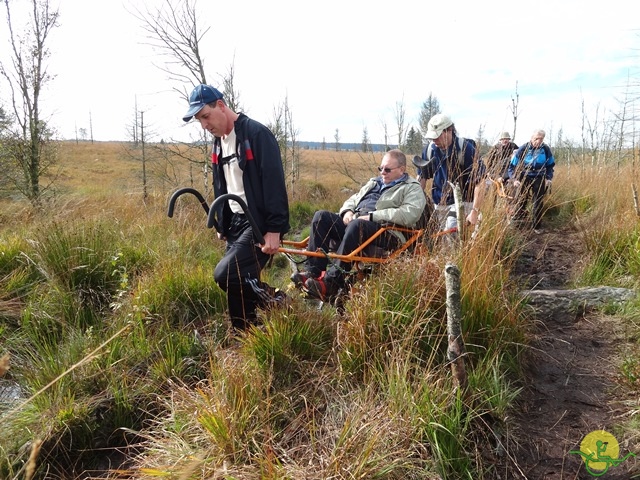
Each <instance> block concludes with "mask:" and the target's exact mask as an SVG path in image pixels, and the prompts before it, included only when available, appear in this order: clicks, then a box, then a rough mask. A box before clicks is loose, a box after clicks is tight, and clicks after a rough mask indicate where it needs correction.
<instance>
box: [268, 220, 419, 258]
mask: <svg viewBox="0 0 640 480" xmlns="http://www.w3.org/2000/svg"><path fill="white" fill-rule="evenodd" d="M387 230H395V231H398V232H403V233H406V234H409V237H408V238H407V240H406V241H405V242H404V243H403V244H402V246H400V248H398V249H395V250H393V251H392V252H391V253H390V254H389V255H386V256H384V257H368V256H365V255H363V254H362V252H363V251H364V249H365V248H367V247H368V246H369V245H370V244H371V243H372V242H373V241H374V240H375V239H376V238H378V237H379V236H380V235H382V234H383V233H384V232H386V231H387ZM424 233H425V229H418V230H414V229H411V228H403V227H395V226H387V227H381V228H379V229H378V231H377V232H376V233H375V234H373V235H372V236H371V237H369V238H368V239H367V240H366V241H365V242H364V243H362V245H360V246H359V247H358V248H356V249H355V250H354V251H353V252H351V253H350V254H349V255H338V254H337V253H333V252H323V251H322V250H317V251H315V252H311V251H309V250H304V249H305V248H306V247H307V245H309V237H307V238H305V239H304V240H301V241H299V242H296V241H293V240H283V241H282V245H284V246H283V247H280V248H279V249H278V252H280V253H288V254H292V255H304V256H306V257H319V258H329V259H331V260H341V261H344V262H351V263H353V262H365V263H386V262H388V261H389V260H393V259H394V258H396V257H397V256H398V255H400V254H401V253H402V252H404V251H405V250H407V249H408V248H409V247H410V246H411V245H413V244H414V243H415V242H416V240H417V239H418V238H420V237H421V236H422V235H423V234H424Z"/></svg>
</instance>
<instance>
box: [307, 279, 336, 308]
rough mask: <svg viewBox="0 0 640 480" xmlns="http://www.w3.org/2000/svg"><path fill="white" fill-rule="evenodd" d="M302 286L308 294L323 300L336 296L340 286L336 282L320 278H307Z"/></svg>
mask: <svg viewBox="0 0 640 480" xmlns="http://www.w3.org/2000/svg"><path fill="white" fill-rule="evenodd" d="M304 287H305V288H304V289H305V291H306V292H307V294H309V296H311V297H314V298H317V299H319V300H322V301H323V302H325V301H330V300H332V299H334V298H336V297H337V296H338V293H339V292H340V287H339V286H338V285H337V284H336V283H334V282H331V281H326V280H324V279H320V278H308V279H307V281H306V282H305V283H304Z"/></svg>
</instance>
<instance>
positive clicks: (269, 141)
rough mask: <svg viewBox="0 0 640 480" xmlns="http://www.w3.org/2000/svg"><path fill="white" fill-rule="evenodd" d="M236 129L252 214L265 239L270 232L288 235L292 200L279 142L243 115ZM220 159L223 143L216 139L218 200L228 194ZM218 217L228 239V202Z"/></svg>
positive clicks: (214, 156) (214, 163)
mask: <svg viewBox="0 0 640 480" xmlns="http://www.w3.org/2000/svg"><path fill="white" fill-rule="evenodd" d="M234 129H235V132H236V152H237V154H238V165H239V166H240V168H241V169H242V172H243V173H242V182H243V184H244V191H245V194H246V196H247V206H248V207H249V213H250V214H251V216H253V218H254V220H255V221H256V223H257V225H258V227H259V228H260V233H262V234H263V235H264V234H265V233H267V232H279V233H280V234H281V235H284V234H285V233H287V232H288V231H289V200H288V197H287V189H286V185H285V181H284V171H283V168H282V157H281V156H280V147H279V146H278V142H277V140H276V138H275V137H274V135H273V133H271V131H270V130H269V129H268V128H267V127H265V126H264V125H262V124H261V123H259V122H257V121H255V120H253V119H251V118H249V117H247V116H246V115H245V114H243V113H240V114H239V116H238V119H237V120H236V121H235V123H234ZM221 157H222V145H221V140H220V138H219V137H215V139H214V141H213V151H212V154H211V163H212V168H213V191H214V194H215V196H216V198H217V197H219V196H220V195H223V194H225V193H228V192H227V183H226V179H225V177H224V173H223V170H222V164H221V162H219V159H220V158H221ZM216 216H217V220H218V223H219V224H220V225H221V228H222V232H220V233H221V234H223V235H226V233H227V232H228V229H229V225H230V222H231V216H232V212H231V208H230V207H229V202H225V203H224V204H222V205H220V207H218V211H217V212H216Z"/></svg>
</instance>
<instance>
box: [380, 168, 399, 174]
mask: <svg viewBox="0 0 640 480" xmlns="http://www.w3.org/2000/svg"><path fill="white" fill-rule="evenodd" d="M396 168H400V167H393V168H389V167H378V171H379V172H380V173H382V172H384V173H389V172H391V170H395V169H396Z"/></svg>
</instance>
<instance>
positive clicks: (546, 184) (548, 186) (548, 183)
mask: <svg viewBox="0 0 640 480" xmlns="http://www.w3.org/2000/svg"><path fill="white" fill-rule="evenodd" d="M544 188H545V190H546V192H547V193H551V180H549V179H547V180H545V181H544Z"/></svg>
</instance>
